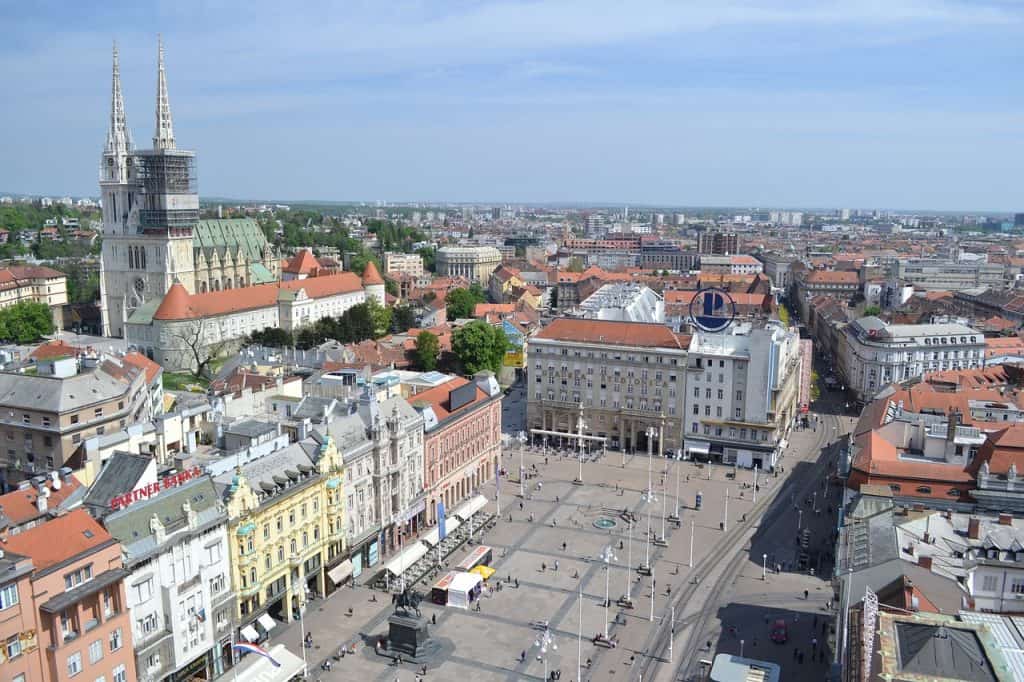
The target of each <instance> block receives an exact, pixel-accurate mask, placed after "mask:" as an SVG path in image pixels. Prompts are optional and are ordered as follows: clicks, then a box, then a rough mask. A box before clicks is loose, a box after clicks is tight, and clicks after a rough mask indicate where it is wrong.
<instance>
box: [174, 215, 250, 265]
mask: <svg viewBox="0 0 1024 682" xmlns="http://www.w3.org/2000/svg"><path fill="white" fill-rule="evenodd" d="M192 245H193V246H194V247H195V248H197V249H203V250H204V251H212V250H217V252H218V254H219V253H223V251H224V249H230V250H231V251H232V252H234V250H235V249H236V248H237V249H239V250H241V252H242V253H243V254H245V256H246V257H247V258H248V259H249V260H250V261H262V260H263V249H264V247H265V246H266V245H267V237H266V235H264V234H263V230H261V229H260V226H259V225H258V224H257V223H256V221H255V220H253V219H252V218H223V219H220V218H216V219H210V220H200V221H199V222H198V223H197V224H196V226H195V228H193V230H192Z"/></svg>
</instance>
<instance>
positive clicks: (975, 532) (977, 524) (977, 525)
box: [967, 519, 981, 540]
mask: <svg viewBox="0 0 1024 682" xmlns="http://www.w3.org/2000/svg"><path fill="white" fill-rule="evenodd" d="M967 537H969V538H970V539H971V540H977V539H978V538H979V537H981V519H971V520H970V521H968V522H967Z"/></svg>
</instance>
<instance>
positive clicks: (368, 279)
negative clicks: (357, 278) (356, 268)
mask: <svg viewBox="0 0 1024 682" xmlns="http://www.w3.org/2000/svg"><path fill="white" fill-rule="evenodd" d="M381 284H384V278H383V277H381V276H380V271H379V270H377V266H376V265H374V264H373V261H370V262H369V263H367V264H366V269H365V270H363V286H374V285H381Z"/></svg>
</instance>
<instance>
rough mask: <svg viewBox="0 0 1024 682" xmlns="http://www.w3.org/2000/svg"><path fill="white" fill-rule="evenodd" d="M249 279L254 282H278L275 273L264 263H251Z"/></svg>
mask: <svg viewBox="0 0 1024 682" xmlns="http://www.w3.org/2000/svg"><path fill="white" fill-rule="evenodd" d="M249 281H250V282H252V283H253V284H270V283H271V282H276V281H277V279H276V278H275V277H274V273H272V272H271V271H270V270H268V269H267V266H266V265H264V264H263V263H250V264H249Z"/></svg>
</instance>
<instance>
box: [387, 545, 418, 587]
mask: <svg viewBox="0 0 1024 682" xmlns="http://www.w3.org/2000/svg"><path fill="white" fill-rule="evenodd" d="M426 553H427V548H426V547H425V546H424V545H423V543H421V542H414V543H412V544H411V545H407V546H406V548H405V549H404V550H402V552H401V553H400V554H399V555H398V556H396V557H395V558H394V559H392V560H391V561H389V562H387V563H386V564H385V565H384V570H386V571H388V572H389V573H391V575H393V576H395V577H396V578H397V577H398V576H400V575H402V573H404V572H405V571H406V570H408V568H409V567H410V566H412V565H413V564H414V563H416V562H417V561H419V560H420V559H422V558H423V555H424V554H426Z"/></svg>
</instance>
